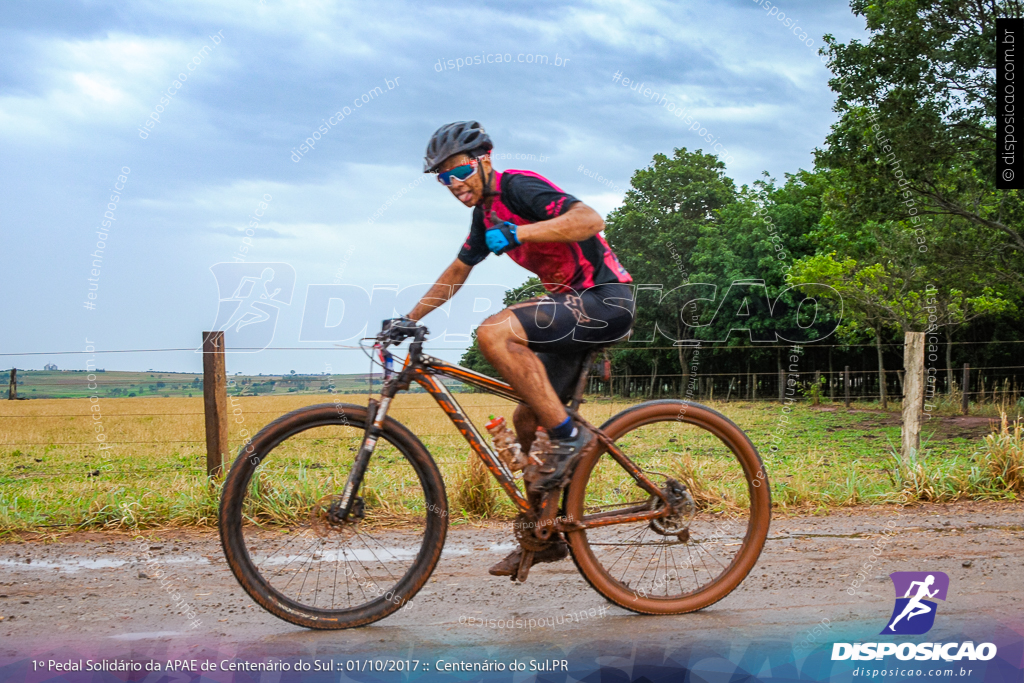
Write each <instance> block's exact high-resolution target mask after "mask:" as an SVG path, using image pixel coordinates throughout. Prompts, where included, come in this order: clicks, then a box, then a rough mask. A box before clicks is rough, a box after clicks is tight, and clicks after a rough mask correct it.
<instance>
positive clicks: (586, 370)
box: [569, 348, 601, 411]
mask: <svg viewBox="0 0 1024 683" xmlns="http://www.w3.org/2000/svg"><path fill="white" fill-rule="evenodd" d="M600 352H601V349H600V348H597V349H594V350H593V351H590V352H588V353H587V357H586V359H585V360H584V361H583V365H582V366H581V367H580V376H579V378H578V379H577V380H576V391H574V392H573V394H572V401H570V402H569V408H570V409H571V410H573V411H576V410H579V407H580V404H581V403H583V392H584V390H585V389H586V388H587V379H589V377H590V368H591V367H592V366H593V364H594V358H596V357H597V354H599V353H600Z"/></svg>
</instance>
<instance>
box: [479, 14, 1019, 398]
mask: <svg viewBox="0 0 1024 683" xmlns="http://www.w3.org/2000/svg"><path fill="white" fill-rule="evenodd" d="M851 9H852V11H853V12H854V13H855V14H856V15H858V16H861V17H863V18H864V19H865V21H866V23H867V27H868V30H869V38H868V39H867V40H866V41H864V42H861V41H857V40H852V41H850V42H848V43H845V44H844V43H841V42H839V41H837V40H836V39H835V38H834V37H833V36H831V35H826V36H825V47H824V48H822V54H823V55H825V56H826V57H827V59H828V65H829V68H830V70H831V71H832V73H833V78H832V79H831V80H830V81H829V85H830V87H831V88H832V90H833V91H834V92H835V96H836V99H835V104H834V110H835V111H836V112H837V113H838V114H839V120H838V121H837V122H836V123H835V124H834V125H833V126H832V128H831V130H830V132H829V134H828V136H827V137H826V138H825V140H824V141H823V143H822V145H821V147H819V148H817V149H815V150H814V165H813V168H811V169H810V170H803V169H801V170H799V171H797V172H796V173H792V174H789V173H787V174H785V175H784V178H783V180H782V181H778V180H776V179H775V178H773V177H771V175H770V174H769V173H768V172H767V171H766V172H765V173H764V174H763V177H762V178H761V179H759V180H758V181H756V182H754V183H753V184H752V185H751V186H747V185H743V186H742V187H739V188H737V187H736V184H735V182H734V181H733V180H732V179H731V178H729V177H728V175H726V169H725V164H724V163H723V162H722V161H721V160H720V159H719V158H718V157H716V156H715V155H713V154H708V153H705V152H703V151H702V150H701V149H697V150H694V151H690V150H688V149H687V148H685V147H680V148H676V149H674V150H673V151H672V153H671V154H667V153H664V154H656V155H654V157H653V159H652V161H651V163H650V164H649V165H648V166H646V167H645V168H641V169H639V170H637V171H636V172H635V173H634V174H633V176H632V178H631V182H630V188H629V189H628V190H627V192H626V195H625V198H624V201H623V203H622V205H621V206H620V207H619V208H617V209H615V210H613V211H612V212H611V213H610V214H609V215H608V216H607V218H606V221H605V222H606V227H605V235H606V238H607V239H608V242H609V244H610V245H611V246H612V248H613V249H614V250H615V252H616V254H618V256H619V259H620V261H621V262H622V264H623V266H625V268H626V269H627V270H628V271H629V272H630V273H631V275H632V276H633V280H634V283H637V284H646V283H651V284H656V285H661V289H660V291H657V290H653V291H643V292H640V293H639V294H642V295H643V297H646V298H641V299H639V301H638V303H639V305H638V309H637V317H636V321H635V325H634V330H643V331H644V332H643V334H644V339H642V340H640V339H637V338H636V334H637V333H636V332H634V338H633V339H632V340H628V341H624V342H621V343H619V344H618V345H616V346H615V347H614V348H613V349H611V350H610V351H609V355H610V358H611V360H612V364H613V374H615V375H618V376H620V377H626V376H628V377H636V378H650V379H649V381H648V380H644V381H645V382H646V383H645V384H643V386H645V387H646V391H648V393H652V392H653V391H654V389H655V387H658V388H661V389H664V388H665V387H666V386H668V385H672V386H673V387H675V391H676V392H680V391H681V389H682V387H684V386H687V380H688V376H689V373H690V372H693V371H696V372H697V373H698V374H700V375H704V376H706V377H707V378H708V381H713V380H712V379H711V377H710V376H713V375H716V376H718V377H719V378H720V379H719V381H720V382H721V383H722V384H721V388H720V389H716V391H722V392H723V393H724V391H725V383H726V382H731V381H732V380H730V378H729V377H728V375H729V374H730V373H735V374H736V375H737V376H739V377H743V378H745V379H743V380H742V381H743V382H744V383H745V384H744V387H745V389H744V390H745V391H746V392H747V394H750V393H752V391H751V390H753V391H757V389H758V387H759V386H761V384H762V383H764V387H765V388H767V389H770V390H771V391H775V389H774V388H771V387H769V386H768V385H769V384H771V382H772V381H775V380H774V378H775V377H776V375H777V373H778V371H779V370H780V369H781V368H782V367H783V365H785V364H786V361H785V357H786V356H787V355H788V354H789V353H790V352H789V351H788V350H787V348H786V343H785V341H781V340H780V341H778V342H776V343H767V340H770V339H773V338H774V335H775V332H776V331H777V330H780V329H789V330H803V329H805V328H807V327H808V325H811V327H812V328H814V327H817V328H818V329H819V331H820V332H821V334H822V335H823V338H821V339H818V340H817V343H815V342H816V340H815V339H813V338H811V339H805V340H802V341H804V342H806V343H802V344H801V348H800V351H799V352H797V353H798V355H800V357H801V363H800V369H801V373H813V372H814V371H816V370H817V371H821V372H823V373H825V376H826V377H830V378H833V379H834V378H836V376H837V374H838V371H839V370H842V368H844V367H845V366H847V365H848V366H851V368H854V369H856V370H858V371H859V372H860V373H861V374H860V375H859V378H860V381H861V382H870V383H872V386H873V387H874V389H873V391H874V393H875V394H876V395H878V396H880V398H881V399H882V401H883V402H884V401H885V400H886V398H887V397H889V396H892V395H893V394H895V393H896V392H898V391H899V388H900V385H901V384H902V375H900V374H899V373H898V372H897V371H898V370H900V369H902V366H903V363H902V348H901V346H900V345H901V344H902V341H903V336H904V333H905V332H907V331H923V332H927V333H928V337H927V338H928V344H929V346H928V349H929V358H932V361H931V363H932V365H935V366H936V369H937V370H938V371H939V377H940V382H939V383H940V388H941V389H943V390H947V391H949V390H952V389H953V387H954V385H955V383H956V382H957V381H958V377H957V373H956V372H955V369H956V368H958V367H959V366H960V365H961V364H962V363H965V362H967V363H970V364H971V365H972V366H973V367H979V366H981V367H993V366H998V367H1003V368H1004V370H1002V371H992V372H991V373H989V382H990V384H991V381H992V379H993V378H997V377H1008V376H1013V377H1015V378H1016V377H1017V376H1019V375H1020V373H1019V370H1017V369H1014V368H1012V367H1009V368H1007V367H1006V366H1014V365H1017V364H1021V365H1024V363H1019V360H1018V359H1019V358H1020V357H1021V355H1022V354H1021V353H1020V350H1021V349H1022V348H1024V347H1022V346H1021V345H1019V344H1014V343H1012V342H1016V341H1021V340H1022V335H1021V330H1022V325H1021V323H1022V317H1021V306H1022V302H1024V259H1022V256H1024V230H1022V227H1021V219H1022V217H1024V207H1022V204H1021V198H1020V193H1019V192H1018V191H1016V190H999V189H997V188H996V187H995V164H996V136H995V113H996V101H995V49H996V47H995V46H996V42H995V19H996V17H998V16H1021V12H1020V9H1021V8H1020V3H1018V2H992V3H963V2H958V1H956V0H916V1H915V2H904V1H902V0H899V1H897V0H887V1H882V2H878V1H877V0H876V1H872V2H868V1H867V0H854V1H853V2H852V3H851ZM736 283H740V284H739V285H737V284H736ZM761 283H763V285H762V284H761ZM529 284H532V283H531V282H528V283H527V284H526V285H524V287H523V288H519V290H512V291H510V293H509V296H508V297H506V302H507V303H508V302H511V301H513V300H515V297H516V293H517V291H521V290H522V289H524V288H525V287H526V286H528V285H529ZM812 285H819V286H822V285H823V286H826V287H824V288H820V289H821V292H819V294H822V293H823V292H826V291H827V292H828V293H829V295H828V296H824V295H823V294H822V295H820V296H819V295H815V294H814V291H813V288H812ZM730 287H732V288H733V289H732V290H730ZM826 288H827V289H826ZM730 291H731V292H732V295H734V296H732V298H731V299H730V298H729V296H731V295H730V294H729V292H730ZM808 295H810V296H812V297H813V298H816V300H817V305H816V306H805V305H801V300H802V299H803V298H805V297H806V296H808ZM652 303H653V304H654V305H651V304H652ZM723 312H724V313H725V315H722V313H723ZM716 313H717V314H718V315H716ZM808 319H810V320H813V324H812V323H810V322H809V320H808ZM650 331H657V332H658V333H657V334H654V336H653V338H651V339H648V338H647V337H649V336H650V335H649V332H650ZM825 333H828V336H827V337H824V334H825ZM779 334H780V335H781V334H782V333H779ZM812 337H813V334H812ZM786 338H787V339H790V337H788V336H787V337H786ZM752 339H754V340H759V341H751V340H752ZM676 340H684V341H687V340H689V341H690V342H691V343H679V342H678V341H676ZM698 341H700V342H701V345H700V347H699V348H700V351H698V352H697V353H698V354H699V359H700V362H699V364H697V365H696V366H695V364H694V363H693V358H694V348H695V347H696V343H697V342H698ZM482 360H483V359H482V357H480V356H479V352H478V350H477V349H476V348H475V344H474V346H473V347H472V348H471V349H470V350H469V351H468V352H467V354H466V356H465V357H464V358H463V362H464V363H466V364H468V365H470V366H471V367H477V368H479V369H482V370H484V371H489V369H488V368H486V367H485V366H484V365H483V364H481V362H480V361H482ZM869 370H870V371H871V372H872V373H873V374H874V376H868V375H866V374H864V373H866V372H867V371H869ZM490 371H492V370H490ZM829 372H831V373H832V374H831V375H829V374H827V373H829ZM754 374H757V375H759V376H760V377H761V378H763V379H762V380H758V382H757V384H756V385H754V386H750V385H751V378H752V376H753V375H754ZM804 376H805V377H806V376H808V375H804ZM659 378H660V379H659ZM629 386H634V387H639V386H641V384H638V383H636V382H632V381H631V382H630V385H629ZM629 386H627V387H626V388H625V393H629V392H630V391H631V390H630V388H629ZM712 386H713V387H714V386H717V385H715V384H713V385H712ZM620 388H621V384H620ZM617 393H622V391H618V392H617Z"/></svg>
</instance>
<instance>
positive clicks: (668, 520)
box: [647, 477, 697, 543]
mask: <svg viewBox="0 0 1024 683" xmlns="http://www.w3.org/2000/svg"><path fill="white" fill-rule="evenodd" d="M661 490H662V493H664V494H665V497H666V498H668V500H669V508H670V509H669V513H668V514H667V515H664V516H663V517H657V518H655V519H652V520H651V521H650V524H649V526H650V528H651V529H652V530H653V531H655V532H656V533H659V534H661V535H662V536H676V537H677V538H679V540H680V541H682V542H684V543H685V542H686V541H687V540H689V538H690V522H692V521H693V517H694V515H695V514H697V504H696V502H695V501H694V500H693V496H692V495H690V492H689V491H688V490H687V488H686V485H685V484H683V483H681V482H679V481H676V480H675V479H673V478H672V477H666V481H665V486H664V487H662V489H661ZM664 507H665V502H664V501H663V500H662V499H661V498H660V497H658V496H654V495H652V496H651V497H650V498H649V499H648V501H647V509H648V510H661V509H663V508H664Z"/></svg>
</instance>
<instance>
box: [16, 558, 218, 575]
mask: <svg viewBox="0 0 1024 683" xmlns="http://www.w3.org/2000/svg"><path fill="white" fill-rule="evenodd" d="M127 564H131V565H137V566H139V567H147V566H152V565H147V564H146V563H145V562H142V561H140V560H64V561H61V562H52V561H50V560H32V562H31V563H28V562H19V561H17V560H0V568H5V569H14V570H19V571H33V570H36V569H56V570H58V571H64V572H67V573H69V574H73V573H74V572H77V571H79V570H82V569H116V568H118V567H123V566H125V565H127ZM155 564H156V565H157V566H159V565H164V564H210V561H209V560H208V559H206V558H205V557H198V556H194V555H178V556H172V557H168V558H164V559H161V560H160V562H157V563H155Z"/></svg>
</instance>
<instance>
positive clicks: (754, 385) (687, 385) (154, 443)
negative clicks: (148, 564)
mask: <svg viewBox="0 0 1024 683" xmlns="http://www.w3.org/2000/svg"><path fill="white" fill-rule="evenodd" d="M979 343H981V342H957V345H965V346H966V345H974V344H979ZM1020 343H1024V341H1010V342H996V343H992V344H1020ZM872 346H875V345H874V344H863V345H840V344H834V345H817V344H816V345H813V348H815V349H842V350H848V349H850V348H854V347H872ZM885 346H886V347H888V348H901V347H902V344H887V345H885ZM642 348H643V350H673V351H678V350H679V348H678V347H675V346H669V347H653V346H651V347H642ZM766 348H773V349H782V348H786V349H791V348H792V345H757V346H724V345H721V346H716V347H715V350H716V351H744V350H745V351H751V350H761V349H766ZM1013 348H1016V347H1013ZM196 350H197V349H194V348H180V349H121V350H107V351H95V352H88V354H89V355H93V354H130V353H176V352H186V351H187V352H194V351H196ZM227 350H228V351H239V350H243V349H240V348H229V349H227ZM266 350H269V351H296V350H301V351H339V350H342V351H351V350H358V349H356V348H351V347H348V348H339V347H336V346H330V347H272V348H268V349H266ZM427 350H428V351H435V352H436V351H440V350H462V347H440V346H436V347H433V348H429V349H427ZM84 353H87V352H80V351H63V352H38V353H37V352H31V353H20V354H18V353H4V354H0V356H41V355H79V354H84ZM716 362H717V364H718V365H721V364H722V362H721V358H719V359H717V361H716ZM805 366H806V367H805ZM600 369H601V368H600V363H599V364H598V367H597V368H595V369H594V371H593V372H592V374H591V377H590V379H589V381H588V385H587V388H588V394H589V398H590V399H591V400H594V399H600V398H604V399H608V400H612V401H637V400H646V399H652V398H687V399H691V400H695V401H723V400H724V401H760V402H770V401H780V400H783V399H795V400H802V401H808V400H815V401H817V400H831V401H832V402H833V403H837V402H843V401H844V400H845V399H846V395H847V392H849V397H850V401H852V402H857V403H873V402H878V401H880V399H881V397H882V395H883V387H884V395H885V397H886V398H887V400H890V401H893V402H898V401H901V400H902V398H903V385H904V379H905V378H904V373H903V370H901V369H887V370H885V371H879V370H878V369H877V368H864V367H860V368H857V369H846V368H845V367H844V368H843V369H842V370H838V369H835V368H832V369H827V368H818V367H815V364H814V363H811V362H807V363H804V362H801V363H800V364H798V365H793V364H788V363H787V364H785V365H783V366H781V367H779V368H778V369H777V371H775V372H751V371H740V370H738V369H737V370H734V371H731V372H730V371H715V372H700V371H699V369H698V371H697V372H693V373H668V374H666V373H658V372H656V368H655V371H654V372H650V373H643V374H641V373H629V372H621V371H619V372H616V373H615V374H612V375H611V376H610V377H607V378H603V377H601V376H600ZM952 370H953V371H952V372H950V371H949V369H948V368H947V367H946V365H945V362H944V360H943V361H940V362H938V363H936V362H932V363H926V372H927V373H928V374H929V377H934V380H933V381H932V382H931V383H930V384H929V387H930V388H929V391H930V394H929V396H930V399H929V400H937V399H939V398H941V397H945V400H947V401H949V402H952V403H957V402H959V401H961V400H962V399H963V396H964V393H965V392H966V396H967V399H968V402H969V403H970V404H972V405H974V406H977V405H984V404H994V405H1000V406H1020V407H1024V400H1022V398H1021V395H1022V393H1024V391H1022V382H1021V377H1022V376H1024V373H1021V372H1020V371H1021V370H1024V365H991V366H981V367H971V368H970V373H969V375H968V384H967V386H966V387H964V386H962V383H963V382H962V379H963V374H962V368H953V369H952ZM55 372H59V373H60V376H61V381H54V377H55V374H54V373H55ZM6 374H7V373H2V372H0V381H3V380H6V379H8V378H7V377H5V375H6ZM103 374H104V371H102V370H95V371H92V372H91V373H87V372H85V371H80V370H73V371H70V370H65V371H54V370H50V371H42V372H40V371H27V372H26V371H19V372H18V374H17V380H18V383H17V385H16V389H17V392H18V393H19V394H20V395H19V398H24V397H25V393H26V390H27V391H28V392H31V390H32V389H33V388H44V387H63V388H68V387H77V388H78V389H82V390H83V392H82V393H83V396H80V397H78V398H79V400H83V398H84V397H85V396H94V397H99V398H102V399H103V400H104V402H105V407H104V409H103V412H102V420H103V421H104V422H105V423H108V424H110V423H115V422H117V421H124V420H136V421H137V420H139V419H145V418H161V419H163V420H166V419H174V418H181V419H188V420H198V419H200V418H202V417H203V416H204V415H205V413H204V412H203V411H202V410H199V411H195V410H191V411H182V412H167V411H166V410H161V411H160V412H134V411H133V412H126V413H118V412H113V411H112V410H111V408H113V406H112V405H111V404H110V403H106V401H108V400H109V399H117V398H122V397H127V396H126V394H129V393H130V392H129V391H127V389H128V388H131V387H141V386H143V385H144V386H145V387H146V388H147V389H151V391H150V393H149V395H147V396H143V397H144V398H156V397H157V396H160V395H165V394H167V393H169V392H177V393H179V394H183V393H185V392H188V391H191V392H193V393H197V394H200V396H201V393H202V391H203V385H202V375H201V374H198V373H170V372H159V371H152V370H147V371H145V372H136V373H132V374H133V375H135V376H136V377H135V379H133V380H132V381H130V382H128V381H126V380H122V379H119V378H117V377H114V376H107V377H104V376H103ZM145 374H149V375H150V377H148V378H147V377H142V376H143V375H145ZM155 375H161V376H162V377H161V379H159V380H157V378H156V377H155ZM34 377H35V378H38V379H33V378H34ZM63 377H67V379H66V380H65V379H63ZM87 377H92V378H93V379H91V380H88V381H87ZM343 377H344V376H341V375H330V374H327V373H324V374H320V375H265V376H252V375H245V376H237V375H235V376H229V379H233V380H235V383H234V384H233V385H232V387H233V390H234V392H235V393H232V394H231V397H232V398H234V397H235V396H237V395H241V396H247V397H252V396H260V397H282V396H299V395H324V396H330V397H332V398H333V399H337V397H338V396H339V394H341V393H342V392H340V391H338V389H337V386H338V384H340V382H338V380H340V379H342V378H343ZM345 379H346V384H347V388H348V389H349V391H347V392H345V393H352V394H362V395H364V396H365V395H367V393H369V391H368V390H374V389H377V388H379V386H380V380H381V375H380V374H377V373H368V374H366V375H358V376H356V377H355V378H353V377H352V376H347V377H346V378H345ZM254 383H255V384H261V385H263V386H264V387H265V386H266V385H268V384H269V385H270V386H271V387H272V389H274V390H275V391H273V393H266V392H262V393H261V392H253V389H254V388H255V387H254ZM446 383H448V382H446ZM88 385H91V386H88ZM168 385H171V386H168ZM300 385H301V386H303V388H302V389H301V390H300V389H299V386H300ZM87 386H88V390H87V391H84V390H85V389H86V388H87ZM450 387H451V388H452V389H453V390H455V391H460V390H465V391H472V389H471V388H469V387H466V386H465V385H462V384H461V383H459V382H457V381H455V380H452V381H451V382H450ZM280 388H287V389H293V391H287V390H286V391H284V392H282V391H276V389H280ZM417 388H418V387H417ZM115 392H116V393H115ZM240 392H251V393H240ZM36 393H37V394H38V393H39V392H36ZM195 398H197V400H199V399H200V397H199V396H197V397H195ZM5 404H6V405H5ZM29 405H33V404H32V403H27V404H14V403H11V404H7V402H0V434H3V435H5V436H7V437H8V438H7V439H4V440H2V441H0V447H4V448H12V447H20V446H24V447H39V446H43V447H47V448H52V447H58V446H60V447H64V446H79V447H83V446H91V447H92V448H96V446H97V443H96V442H94V441H76V440H67V439H66V437H65V439H59V437H58V436H56V434H63V433H65V432H66V431H67V429H65V428H64V427H73V426H74V423H76V422H79V423H80V422H81V421H82V420H95V419H96V414H95V412H93V411H90V412H80V409H79V411H76V412H69V413H57V414H25V413H23V412H22V410H21V407H22V406H29ZM71 405H76V406H77V405H81V404H79V403H76V404H69V407H71ZM114 405H116V404H114ZM510 405H511V404H510V402H505V403H486V404H480V405H471V406H466V407H467V409H469V410H473V411H477V410H488V409H497V408H508V407H509V406H510ZM12 408H13V409H16V410H18V412H17V414H15V413H14V412H12ZM401 410H402V411H403V412H404V411H426V410H434V411H437V410H439V409H438V408H437V407H436V406H434V405H432V404H431V405H424V406H412V405H406V406H402V407H401ZM280 413H281V411H266V410H257V411H246V412H245V415H246V416H252V417H254V418H258V417H260V416H277V415H279V414H280ZM47 420H49V421H70V425H65V426H62V429H61V430H57V431H54V434H55V438H53V439H50V438H44V439H42V440H19V439H13V440H11V436H13V435H14V434H16V433H18V432H20V431H24V430H23V429H22V428H21V427H17V426H16V425H22V424H29V423H30V422H31V421H37V422H36V424H39V422H38V421H47ZM53 429H54V430H56V428H55V427H54V428H53ZM200 433H201V431H200ZM418 435H419V436H421V437H423V438H430V439H439V438H445V439H447V438H455V439H457V438H459V435H458V433H457V431H455V430H454V428H453V430H452V431H451V432H449V433H419V434H418ZM300 438H301V437H300ZM309 440H310V441H313V440H315V439H309ZM233 441H234V442H236V443H240V442H241V439H233ZM104 443H105V444H106V445H107V446H108V447H111V446H133V445H135V446H146V447H157V448H159V447H160V446H161V445H163V444H166V445H167V446H169V447H182V446H185V447H195V448H196V449H197V450H199V451H200V452H202V448H201V447H202V446H203V445H204V444H205V443H206V441H205V440H204V439H202V438H186V439H145V438H143V439H122V440H117V441H105V442H104ZM189 457H195V458H197V459H199V458H201V457H202V456H201V455H200V454H197V453H191V454H190V455H189ZM440 462H444V461H440ZM451 462H456V461H451ZM3 464H6V463H0V477H2V478H3V479H6V480H20V479H27V478H47V477H57V476H62V475H64V474H66V473H67V472H65V471H63V470H62V471H35V472H32V473H28V472H21V471H18V470H19V469H20V470H24V469H26V468H27V467H28V466H25V465H18V466H16V467H15V468H14V470H7V468H6V467H2V465H3ZM92 468H94V466H93V465H91V464H88V463H79V470H83V471H84V470H89V472H88V473H87V474H88V476H93V473H94V472H95V473H98V472H99V470H95V469H92ZM3 470H7V471H6V472H4V471H3ZM102 472H104V473H106V474H117V473H121V474H133V475H145V474H151V473H157V472H179V473H189V474H192V473H195V474H204V470H203V468H202V467H201V466H200V465H199V464H197V465H195V466H192V465H191V464H186V463H179V464H176V465H173V466H170V467H161V468H153V467H145V466H144V465H143V466H140V467H139V468H137V469H135V468H133V469H131V470H124V471H122V470H113V469H102Z"/></svg>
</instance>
